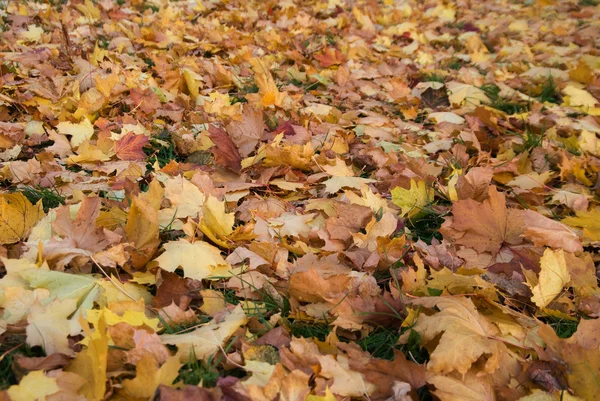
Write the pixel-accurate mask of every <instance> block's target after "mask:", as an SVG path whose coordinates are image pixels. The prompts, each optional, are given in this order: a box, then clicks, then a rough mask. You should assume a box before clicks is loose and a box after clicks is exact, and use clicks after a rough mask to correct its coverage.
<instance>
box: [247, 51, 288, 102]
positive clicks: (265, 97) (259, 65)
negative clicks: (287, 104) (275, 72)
mask: <svg viewBox="0 0 600 401" xmlns="http://www.w3.org/2000/svg"><path fill="white" fill-rule="evenodd" d="M250 65H251V66H252V70H253V71H254V74H255V75H254V82H256V86H258V94H256V95H257V96H256V95H255V94H249V95H247V96H246V98H247V99H248V100H250V101H251V102H254V101H256V100H259V102H260V104H261V105H262V106H263V107H268V106H273V105H275V106H279V107H281V106H282V105H283V100H284V99H285V97H286V93H285V92H279V89H278V88H277V85H276V84H275V80H274V79H273V76H272V75H271V72H270V71H269V69H268V68H267V66H265V64H264V63H263V62H261V61H260V60H259V59H257V58H253V59H251V60H250ZM256 98H258V99H256ZM257 103H258V102H257Z"/></svg>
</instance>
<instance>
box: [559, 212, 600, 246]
mask: <svg viewBox="0 0 600 401" xmlns="http://www.w3.org/2000/svg"><path fill="white" fill-rule="evenodd" d="M561 222H562V223H563V224H566V225H568V226H571V227H580V228H582V229H583V239H584V240H587V241H594V242H595V241H600V208H596V209H592V210H578V211H577V212H576V216H573V217H567V218H565V219H562V220H561Z"/></svg>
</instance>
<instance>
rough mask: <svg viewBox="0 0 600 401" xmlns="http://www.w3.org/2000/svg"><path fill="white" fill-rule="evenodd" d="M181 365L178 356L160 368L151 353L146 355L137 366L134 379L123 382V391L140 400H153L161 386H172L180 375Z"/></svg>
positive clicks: (172, 357) (169, 359) (170, 358)
mask: <svg viewBox="0 0 600 401" xmlns="http://www.w3.org/2000/svg"><path fill="white" fill-rule="evenodd" d="M180 367H181V363H180V362H179V358H177V357H176V356H171V357H169V358H168V359H167V360H166V362H165V363H164V364H163V365H162V366H161V367H159V366H158V362H157V361H156V359H155V358H154V356H153V355H152V354H151V353H145V354H144V356H143V357H142V359H140V361H138V363H137V364H136V375H135V378H134V379H128V380H123V390H124V391H125V393H127V394H128V395H131V396H133V397H139V398H151V397H152V396H153V395H154V392H155V391H156V389H157V388H158V386H159V385H161V384H164V385H167V386H170V385H172V384H173V381H174V380H175V379H176V378H177V376H178V375H179V368H180Z"/></svg>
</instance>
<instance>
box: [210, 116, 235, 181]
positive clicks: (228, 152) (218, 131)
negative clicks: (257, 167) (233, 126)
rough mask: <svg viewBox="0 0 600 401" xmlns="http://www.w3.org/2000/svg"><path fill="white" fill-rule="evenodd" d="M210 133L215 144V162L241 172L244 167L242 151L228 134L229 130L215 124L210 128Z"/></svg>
mask: <svg viewBox="0 0 600 401" xmlns="http://www.w3.org/2000/svg"><path fill="white" fill-rule="evenodd" d="M208 134H209V136H210V140H211V141H213V143H214V144H215V146H214V147H213V148H212V153H213V155H214V157H215V162H217V164H220V165H222V166H224V167H227V168H229V169H230V170H232V171H233V172H236V173H239V172H240V170H241V169H242V165H241V161H242V156H240V152H239V151H238V149H237V148H236V147H235V144H234V143H233V141H232V140H231V137H229V135H227V132H226V131H225V130H224V129H223V128H217V127H215V126H214V125H211V126H210V127H209V128H208Z"/></svg>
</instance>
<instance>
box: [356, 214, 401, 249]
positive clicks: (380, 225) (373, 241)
mask: <svg viewBox="0 0 600 401" xmlns="http://www.w3.org/2000/svg"><path fill="white" fill-rule="evenodd" d="M397 227H398V220H397V219H396V217H395V216H394V214H392V213H390V212H388V213H385V214H384V215H383V216H381V219H380V220H379V221H377V219H376V218H375V217H373V218H372V219H371V221H370V222H369V224H367V226H366V227H365V231H366V233H365V234H362V233H356V234H352V237H353V238H354V243H355V244H356V246H358V247H359V248H367V249H368V250H369V251H371V252H374V251H375V250H376V249H377V239H378V238H387V237H389V236H390V235H392V233H394V231H396V228H397Z"/></svg>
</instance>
